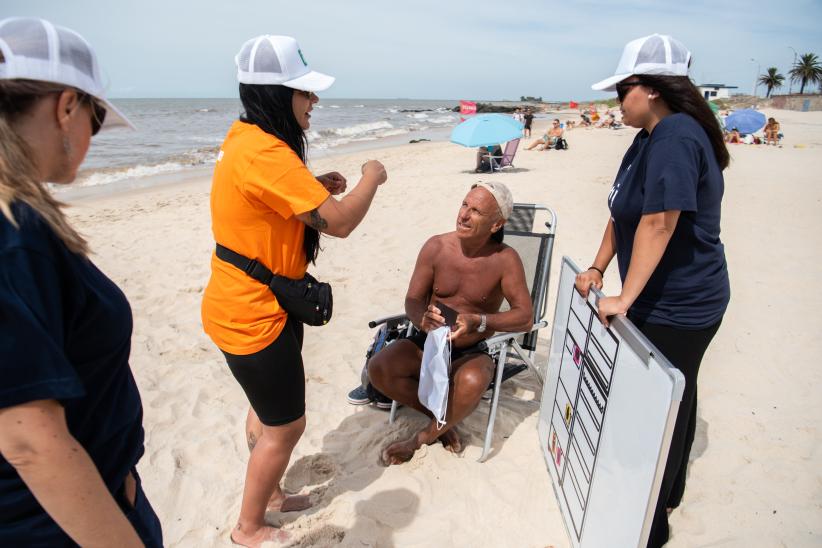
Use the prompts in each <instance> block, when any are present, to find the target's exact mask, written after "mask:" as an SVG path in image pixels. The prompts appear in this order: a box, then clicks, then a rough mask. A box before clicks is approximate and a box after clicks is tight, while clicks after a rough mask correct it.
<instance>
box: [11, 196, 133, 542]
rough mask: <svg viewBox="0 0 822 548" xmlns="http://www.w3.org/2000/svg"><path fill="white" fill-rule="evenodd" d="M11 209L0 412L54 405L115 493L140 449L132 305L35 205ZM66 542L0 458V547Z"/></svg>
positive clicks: (23, 484) (58, 528)
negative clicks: (38, 403) (23, 406)
mask: <svg viewBox="0 0 822 548" xmlns="http://www.w3.org/2000/svg"><path fill="white" fill-rule="evenodd" d="M12 211H13V213H14V217H15V220H16V221H17V223H18V225H19V229H18V228H15V227H14V226H13V225H12V224H11V223H10V222H9V221H8V219H6V217H5V216H4V215H2V214H0V377H2V383H0V408H7V407H12V406H15V405H19V404H23V403H26V402H30V401H35V400H57V401H59V402H60V403H61V404H62V405H63V407H64V408H65V415H66V423H67V425H68V430H69V432H70V433H71V434H72V435H73V436H74V438H75V439H77V441H78V442H79V443H80V444H81V445H82V446H83V447H84V448H85V449H86V451H87V452H88V453H89V455H90V456H91V459H92V461H94V464H95V465H96V466H97V470H99V472H100V475H101V476H102V478H103V481H104V482H105V484H106V485H107V486H108V488H109V490H110V491H111V492H112V493H114V492H115V491H116V490H118V489H119V488H120V487H121V486H122V483H123V480H124V478H125V476H126V474H127V472H128V471H129V470H131V469H132V468H133V467H134V466H135V465H136V464H137V461H138V460H139V459H140V457H141V456H142V454H143V427H142V415H143V409H142V405H141V403H140V395H139V393H138V391H137V385H136V384H135V382H134V377H133V376H132V374H131V369H130V368H129V365H128V358H129V351H130V347H131V330H132V317H131V309H130V308H129V305H128V301H127V300H126V297H125V295H123V293H122V292H121V291H120V289H119V288H118V287H117V286H116V285H115V284H114V283H113V282H112V281H111V280H109V279H108V278H107V277H106V276H105V275H104V274H103V273H102V272H100V271H99V270H98V269H97V267H95V266H94V264H92V263H91V261H89V260H88V259H85V258H83V257H80V256H78V255H76V254H74V253H72V252H71V251H69V250H68V248H67V247H66V246H65V245H64V244H63V243H62V241H61V240H59V239H58V238H57V236H56V235H55V234H54V232H53V231H52V230H51V228H50V227H49V226H48V225H47V224H46V223H45V222H44V221H43V219H42V218H41V217H40V216H39V215H38V214H37V213H36V212H35V211H34V210H33V209H31V208H30V207H28V206H26V205H22V204H20V203H15V204H14V205H13V207H12ZM55 472H56V473H65V471H62V470H58V471H55ZM64 545H73V543H72V542H71V539H70V538H69V537H68V536H67V535H66V534H65V533H63V531H62V530H61V529H60V527H59V526H58V525H57V524H56V523H55V522H54V521H53V520H52V519H51V518H50V517H49V516H48V514H47V513H46V512H45V511H44V510H43V508H42V507H41V506H40V504H39V503H38V502H37V500H36V499H35V498H34V496H33V495H32V494H31V492H30V491H29V490H28V488H27V487H26V485H25V483H23V481H22V480H21V479H20V476H19V475H18V474H17V472H16V470H15V469H14V468H13V467H12V466H11V465H10V464H9V463H8V462H7V461H6V459H5V458H3V457H2V455H0V546H64Z"/></svg>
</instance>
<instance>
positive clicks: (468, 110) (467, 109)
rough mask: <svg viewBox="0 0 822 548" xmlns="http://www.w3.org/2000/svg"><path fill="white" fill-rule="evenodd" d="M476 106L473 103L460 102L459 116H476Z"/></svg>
mask: <svg viewBox="0 0 822 548" xmlns="http://www.w3.org/2000/svg"><path fill="white" fill-rule="evenodd" d="M476 113H477V104H476V103H475V102H474V101H460V114H476Z"/></svg>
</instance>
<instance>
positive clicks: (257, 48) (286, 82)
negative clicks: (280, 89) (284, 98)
mask: <svg viewBox="0 0 822 548" xmlns="http://www.w3.org/2000/svg"><path fill="white" fill-rule="evenodd" d="M234 62H235V63H237V80H239V81H240V83H241V84H263V85H270V84H277V85H281V86H287V87H290V88H294V89H299V90H302V91H322V90H324V89H328V88H330V87H331V84H333V83H334V77H333V76H328V75H327V74H322V73H320V72H317V71H314V70H311V69H310V68H308V62H307V61H306V60H305V56H303V52H302V51H301V50H300V45H299V44H297V41H296V40H295V39H294V38H292V37H290V36H274V35H271V34H264V35H262V36H258V37H256V38H252V39H251V40H249V41H247V42H246V43H245V44H243V47H241V48H240V53H238V54H237V56H236V57H234Z"/></svg>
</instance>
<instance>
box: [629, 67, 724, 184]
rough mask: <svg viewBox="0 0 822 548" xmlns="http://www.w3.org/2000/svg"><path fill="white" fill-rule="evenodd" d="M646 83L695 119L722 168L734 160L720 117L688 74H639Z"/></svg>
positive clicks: (675, 110) (668, 102)
mask: <svg viewBox="0 0 822 548" xmlns="http://www.w3.org/2000/svg"><path fill="white" fill-rule="evenodd" d="M637 79H638V80H639V82H641V83H642V85H643V86H645V87H649V88H652V89H654V90H656V91H657V92H658V93H659V95H660V97H662V100H663V101H665V104H666V105H668V108H669V109H671V110H672V111H674V112H684V113H685V114H687V115H689V116H690V117H691V118H693V119H694V120H696V121H697V122H698V123H699V125H700V126H702V129H704V130H705V133H707V134H708V140H710V142H711V147H713V149H714V156H716V161H717V163H719V169H725V168H726V167H728V164H729V163H730V161H731V155H730V154H729V153H728V148H727V147H726V146H725V139H724V138H723V136H722V128H720V127H719V120H717V119H716V116H714V113H713V111H712V110H711V107H709V106H708V101H706V100H705V98H704V97H702V95H701V94H700V93H699V90H698V89H697V87H696V86H695V85H694V83H693V82H691V80H690V79H689V78H688V77H687V76H659V75H653V74H641V75H637Z"/></svg>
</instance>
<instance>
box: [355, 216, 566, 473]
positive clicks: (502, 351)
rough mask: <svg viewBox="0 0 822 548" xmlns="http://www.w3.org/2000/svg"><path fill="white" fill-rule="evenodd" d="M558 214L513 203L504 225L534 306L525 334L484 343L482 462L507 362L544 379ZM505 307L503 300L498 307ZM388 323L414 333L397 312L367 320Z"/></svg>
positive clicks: (487, 450)
mask: <svg viewBox="0 0 822 548" xmlns="http://www.w3.org/2000/svg"><path fill="white" fill-rule="evenodd" d="M540 211H541V212H545V214H544V215H545V216H547V218H548V220H547V221H545V223H544V224H545V230H544V231H543V230H542V229H541V227H540V229H539V230H537V229H535V226H534V225H535V222H534V220H535V218H536V217H537V215H540V216H542V214H538V212H540ZM556 225H557V215H556V213H554V211H553V210H552V209H550V208H548V207H545V206H541V205H536V204H514V210H513V212H512V213H511V217H510V218H509V219H508V222H507V223H506V224H505V243H506V244H508V245H509V246H511V247H512V248H514V250H516V251H517V253H519V256H520V259H521V260H522V264H523V267H524V268H525V277H526V281H527V282H528V290H529V292H530V293H531V303H532V304H533V308H534V320H533V324H532V327H531V329H530V330H528V331H527V332H525V333H497V334H496V335H494V336H493V337H491V338H490V339H487V340H486V341H484V342H483V343H480V344H482V345H484V347H485V349H487V350H488V353H489V354H490V355H491V358H492V359H494V361H495V362H496V368H495V372H494V381H493V383H492V385H491V387H490V389H491V392H492V393H491V398H490V399H491V407H490V410H489V414H488V425H487V427H486V430H485V442H484V445H483V449H482V455H481V456H480V458H479V459H478V460H479V462H483V461H484V460H485V459H486V458H487V457H488V454H489V453H490V450H491V441H492V438H493V434H494V422H495V420H496V415H497V405H498V403H499V393H500V386H501V385H502V379H503V371H504V369H505V366H506V365H509V366H518V365H520V364H525V366H526V367H530V368H532V369H533V370H534V372H535V373H536V375H537V378H538V379H539V382H540V383H542V382H543V381H544V376H545V371H543V370H541V369H540V368H539V367H537V365H536V363H535V362H534V358H535V356H536V351H537V336H538V334H539V330H540V329H543V328H545V327H547V325H548V322H547V321H545V320H544V317H545V312H546V304H547V300H548V280H549V276H550V269H551V253H552V251H553V248H554V236H555V234H556ZM507 306H508V304H507V303H503V306H502V308H501V310H505V309H506V307H507ZM383 324H385V325H387V326H389V327H390V328H392V329H400V330H404V331H405V333H406V335H407V336H410V335H411V334H413V332H414V331H415V330H416V328H415V327H414V326H413V324H411V322H410V321H409V320H408V317H407V316H405V314H397V315H394V316H388V317H385V318H380V319H378V320H373V321H371V322H368V326H369V327H370V328H372V329H373V328H375V327H377V326H380V325H383ZM397 407H398V406H397V402H394V403H393V404H392V406H391V415H390V416H389V419H388V420H389V422H391V423H393V422H394V417H395V416H396V413H397Z"/></svg>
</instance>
